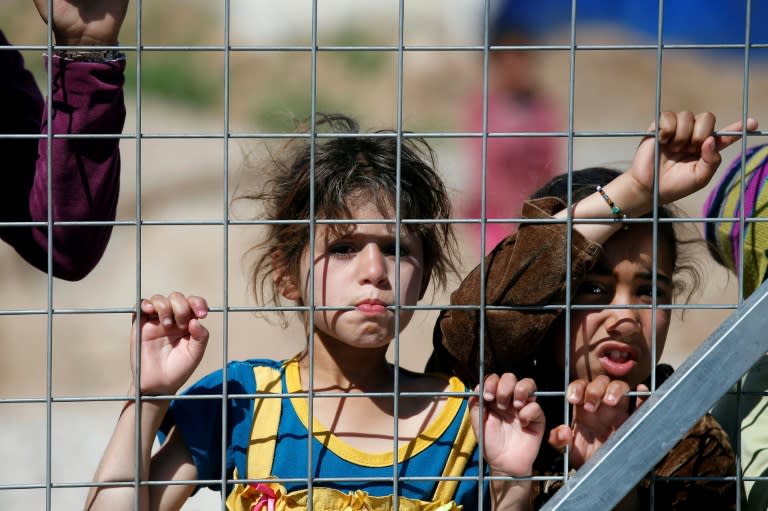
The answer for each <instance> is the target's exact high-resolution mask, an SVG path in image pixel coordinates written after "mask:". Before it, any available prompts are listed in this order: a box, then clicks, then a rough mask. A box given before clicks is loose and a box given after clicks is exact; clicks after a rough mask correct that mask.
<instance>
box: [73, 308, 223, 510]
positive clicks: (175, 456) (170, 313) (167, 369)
mask: <svg viewBox="0 0 768 511" xmlns="http://www.w3.org/2000/svg"><path fill="white" fill-rule="evenodd" d="M141 310H142V314H141V317H140V318H139V320H138V321H134V327H133V329H132V332H131V370H132V371H134V368H135V366H136V364H135V361H134V355H135V353H136V342H137V335H138V332H139V330H140V331H141V378H140V384H141V387H140V388H141V394H142V395H144V396H152V395H173V394H175V393H176V392H177V391H178V390H179V389H180V388H181V386H182V385H184V383H185V382H186V381H187V379H188V378H189V376H190V375H191V374H192V372H193V371H194V369H195V368H196V367H197V365H198V364H199V363H200V360H201V359H202V357H203V353H204V352H205V347H206V344H207V342H208V330H207V329H206V328H205V327H204V326H203V325H202V323H201V322H200V320H201V319H203V318H204V317H205V316H206V315H207V313H208V305H207V303H206V301H205V300H204V299H203V298H200V297H196V296H190V297H185V296H184V295H182V294H181V293H171V294H170V295H169V296H168V297H165V296H161V295H155V296H153V297H152V298H151V299H149V300H143V301H142V303H141ZM133 374H134V377H133V381H132V382H131V385H130V387H129V390H128V396H134V395H135V393H136V383H137V378H136V377H135V373H133ZM168 405H169V402H168V401H166V400H142V401H141V430H140V432H141V437H140V442H141V445H140V446H139V450H138V452H140V453H141V459H140V460H139V477H140V479H141V480H142V481H148V480H155V481H161V480H163V481H164V480H170V481H172V480H181V479H184V480H189V479H195V478H196V477H197V469H196V468H195V465H194V463H193V461H192V455H191V454H190V453H189V450H188V449H187V447H186V445H185V444H184V441H183V440H182V439H181V437H180V435H178V434H175V433H174V432H171V434H170V435H169V436H168V438H167V439H166V441H165V442H164V444H163V446H162V447H161V449H160V450H159V451H158V452H157V453H156V454H155V455H154V456H153V455H152V444H153V441H154V438H155V436H156V435H157V432H158V430H159V429H160V425H161V422H162V419H163V417H164V416H165V414H166V412H167V411H168ZM137 413H138V410H137V406H136V403H135V401H134V400H131V401H127V403H126V405H125V406H124V407H123V410H122V412H121V414H120V417H119V419H118V421H117V426H116V427H115V430H114V432H113V434H112V438H111V439H110V441H109V444H108V446H107V448H106V450H105V452H104V455H103V457H102V459H101V463H100V464H99V468H98V470H97V471H96V475H95V476H94V481H95V482H97V483H105V482H106V483H117V482H123V483H125V485H123V486H114V487H113V486H105V487H94V488H92V490H91V492H90V494H89V495H88V500H87V503H86V506H85V508H86V509H87V510H97V509H109V510H114V509H133V508H132V507H131V506H132V505H133V503H134V502H135V499H136V495H135V491H134V486H133V483H132V481H134V479H135V478H136V453H137V446H136V443H135V440H136V414H137ZM193 490H194V486H189V485H167V486H140V487H139V495H138V499H139V509H142V510H143V509H157V510H176V509H179V508H181V506H182V504H183V503H184V501H185V500H186V499H187V498H188V497H189V495H190V494H191V493H192V491H193Z"/></svg>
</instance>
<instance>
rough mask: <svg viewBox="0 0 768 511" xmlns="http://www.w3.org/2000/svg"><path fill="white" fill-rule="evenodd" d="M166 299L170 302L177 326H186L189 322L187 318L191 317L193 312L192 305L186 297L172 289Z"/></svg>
mask: <svg viewBox="0 0 768 511" xmlns="http://www.w3.org/2000/svg"><path fill="white" fill-rule="evenodd" d="M168 301H169V302H170V304H171V311H172V314H173V319H174V321H175V322H176V326H178V327H179V328H186V327H187V325H188V324H189V320H190V319H192V314H193V313H192V307H191V305H190V303H189V301H188V300H187V297H186V296H184V295H183V294H182V293H180V292H178V291H174V292H172V293H171V294H170V295H168Z"/></svg>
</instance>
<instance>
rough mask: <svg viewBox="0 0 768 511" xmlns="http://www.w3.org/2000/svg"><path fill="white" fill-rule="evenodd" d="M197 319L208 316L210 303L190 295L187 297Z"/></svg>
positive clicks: (200, 297)
mask: <svg viewBox="0 0 768 511" xmlns="http://www.w3.org/2000/svg"><path fill="white" fill-rule="evenodd" d="M187 301H189V305H190V307H192V312H193V313H194V315H195V317H196V318H198V319H202V318H204V317H206V316H207V315H208V302H207V301H206V299H205V298H203V297H202V296H196V295H190V296H188V297H187Z"/></svg>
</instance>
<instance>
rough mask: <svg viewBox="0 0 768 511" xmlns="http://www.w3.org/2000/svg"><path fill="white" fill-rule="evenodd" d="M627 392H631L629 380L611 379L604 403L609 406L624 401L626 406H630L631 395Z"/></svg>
mask: <svg viewBox="0 0 768 511" xmlns="http://www.w3.org/2000/svg"><path fill="white" fill-rule="evenodd" d="M627 392H629V384H628V383H627V382H625V381H623V380H611V382H610V383H609V384H608V387H607V388H606V390H605V395H604V396H603V403H604V404H606V405H608V406H616V405H618V404H619V403H621V402H622V401H623V402H624V404H625V406H628V405H629V397H628V396H627Z"/></svg>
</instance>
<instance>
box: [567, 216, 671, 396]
mask: <svg viewBox="0 0 768 511" xmlns="http://www.w3.org/2000/svg"><path fill="white" fill-rule="evenodd" d="M652 241H653V238H652V230H651V228H650V227H649V226H642V227H632V228H631V229H629V230H626V231H621V232H619V233H618V234H616V235H614V236H613V237H612V238H611V239H609V240H608V241H607V242H606V243H605V245H604V249H605V257H604V258H603V259H602V260H601V261H598V263H597V264H596V265H595V267H594V268H592V270H591V271H590V272H589V273H588V274H587V275H586V278H585V279H584V281H583V283H582V284H581V285H580V286H579V288H578V289H577V290H576V293H575V295H574V300H573V303H574V304H579V305H594V306H595V307H596V309H595V310H590V309H575V310H573V311H572V312H571V353H570V356H571V360H570V371H571V378H572V379H574V378H586V379H590V380H591V379H594V378H595V377H596V376H598V375H601V374H605V375H607V376H609V377H610V378H612V379H620V380H624V381H626V382H628V383H629V384H630V386H631V387H632V388H634V387H636V386H637V384H639V383H641V382H642V381H643V380H645V379H646V378H647V377H648V376H650V374H651V371H652V370H653V368H654V367H655V365H656V364H657V363H658V360H659V358H660V357H661V353H662V351H663V349H664V344H665V342H666V338H667V332H668V330H669V320H670V311H669V310H668V309H663V310H662V309H656V310H655V311H654V310H652V309H651V308H650V307H649V306H650V305H651V303H652V296H653V280H652V279H653V257H652V255H653V252H652V247H653V245H652ZM658 246H659V253H658V254H657V255H656V272H657V273H656V303H657V304H659V305H662V304H669V303H671V299H672V293H673V286H672V271H673V269H674V261H673V260H672V254H671V250H669V247H667V246H665V244H664V243H663V242H662V241H661V240H659V244H658ZM621 305H633V306H646V307H644V308H621V307H616V308H603V307H604V306H612V307H615V306H621ZM654 318H655V324H654ZM560 339H563V337H562V336H560ZM654 339H655V342H656V353H655V357H653V355H652V345H653V342H654ZM561 346H562V344H561ZM561 350H562V348H561ZM562 360H564V357H562V358H561V366H562V367H564V362H562Z"/></svg>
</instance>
